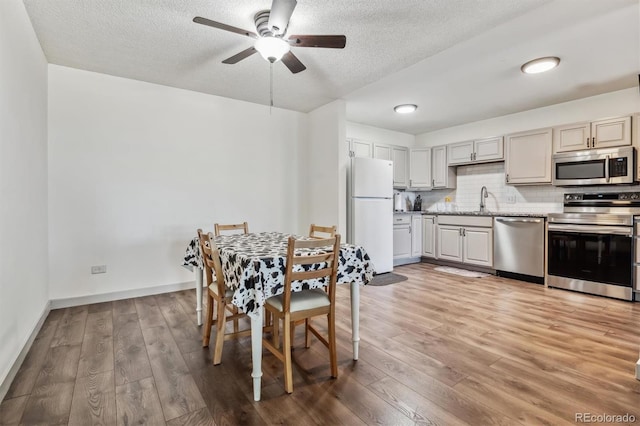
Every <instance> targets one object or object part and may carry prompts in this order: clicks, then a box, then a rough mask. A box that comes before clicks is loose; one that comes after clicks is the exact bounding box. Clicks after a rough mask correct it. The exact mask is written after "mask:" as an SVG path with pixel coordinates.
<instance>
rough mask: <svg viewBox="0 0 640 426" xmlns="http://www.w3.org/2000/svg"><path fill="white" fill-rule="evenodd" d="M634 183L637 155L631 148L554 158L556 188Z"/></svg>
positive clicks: (559, 155) (563, 154) (602, 150)
mask: <svg viewBox="0 0 640 426" xmlns="http://www.w3.org/2000/svg"><path fill="white" fill-rule="evenodd" d="M635 181H636V151H635V148H634V147H632V146H626V147H622V148H607V149H592V150H588V151H575V152H563V153H560V154H556V155H554V156H553V184H554V185H556V186H580V185H619V184H632V183H634V182H635Z"/></svg>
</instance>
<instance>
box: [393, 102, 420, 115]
mask: <svg viewBox="0 0 640 426" xmlns="http://www.w3.org/2000/svg"><path fill="white" fill-rule="evenodd" d="M417 109H418V105H414V104H402V105H396V106H395V107H393V110H394V111H395V112H397V113H398V114H411V113H412V112H414V111H415V110H417Z"/></svg>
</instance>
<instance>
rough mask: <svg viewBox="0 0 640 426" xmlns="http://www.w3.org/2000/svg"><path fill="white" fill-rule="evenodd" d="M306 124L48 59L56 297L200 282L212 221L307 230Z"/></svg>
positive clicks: (296, 116) (297, 116)
mask: <svg viewBox="0 0 640 426" xmlns="http://www.w3.org/2000/svg"><path fill="white" fill-rule="evenodd" d="M212 78H213V77H212ZM306 135H307V116H306V114H301V113H296V112H292V111H286V110H281V109H277V108H273V110H272V111H270V109H269V108H268V107H265V106H261V105H257V104H252V103H247V102H241V101H235V100H231V99H226V98H221V97H216V96H210V95H205V94H202V93H197V92H190V91H186V90H180V89H175V88H170V87H165V86H160V85H154V84H149V83H144V82H139V81H134V80H128V79H123V78H117V77H112V76H108V75H103V74H97V73H91V72H87V71H81V70H76V69H71V68H65V67H60V66H56V65H50V66H49V230H50V293H51V299H59V298H70V297H77V296H84V295H92V294H102V293H111V292H117V291H125V290H131V289H141V288H147V287H152V286H159V285H165V284H167V285H168V284H175V283H181V282H188V281H192V280H193V275H192V274H191V273H189V272H188V271H187V270H185V269H184V268H182V267H181V266H180V263H181V260H182V257H183V255H184V250H185V248H186V245H187V243H188V242H189V241H190V239H191V238H192V237H194V236H195V231H196V228H198V227H201V228H203V229H205V230H212V228H213V223H214V222H220V223H236V222H239V221H244V220H246V221H248V222H249V228H250V230H251V231H261V230H279V231H288V232H296V231H298V229H299V227H300V226H299V216H298V210H297V208H298V204H299V199H298V198H299V194H300V193H302V191H301V190H300V188H299V185H300V183H299V181H298V166H299V164H298V163H299V156H300V155H302V154H301V151H300V149H301V148H300V147H301V146H304V145H305V143H306V142H305V138H306ZM102 264H106V265H107V273H106V274H101V275H91V274H90V267H91V266H92V265H102Z"/></svg>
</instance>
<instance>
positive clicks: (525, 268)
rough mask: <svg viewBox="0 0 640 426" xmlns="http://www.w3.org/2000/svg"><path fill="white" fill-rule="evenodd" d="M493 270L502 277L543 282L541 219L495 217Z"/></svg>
mask: <svg viewBox="0 0 640 426" xmlns="http://www.w3.org/2000/svg"><path fill="white" fill-rule="evenodd" d="M493 267H494V269H495V270H496V273H497V274H498V275H500V276H503V277H507V278H515V279H520V280H524V281H531V282H536V283H540V284H542V283H544V219H543V218H539V217H495V218H494V220H493Z"/></svg>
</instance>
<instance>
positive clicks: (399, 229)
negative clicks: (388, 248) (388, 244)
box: [393, 215, 411, 260]
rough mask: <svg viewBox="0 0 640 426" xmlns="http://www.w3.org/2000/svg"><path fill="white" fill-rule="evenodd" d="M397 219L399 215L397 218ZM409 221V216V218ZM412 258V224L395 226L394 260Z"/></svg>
mask: <svg viewBox="0 0 640 426" xmlns="http://www.w3.org/2000/svg"><path fill="white" fill-rule="evenodd" d="M395 217H397V215H396V216H395ZM407 219H409V216H407ZM408 257H411V223H410V222H409V223H398V224H396V223H395V222H394V224H393V259H394V260H395V259H405V258H408Z"/></svg>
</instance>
